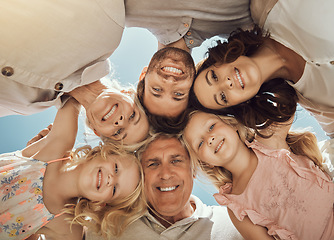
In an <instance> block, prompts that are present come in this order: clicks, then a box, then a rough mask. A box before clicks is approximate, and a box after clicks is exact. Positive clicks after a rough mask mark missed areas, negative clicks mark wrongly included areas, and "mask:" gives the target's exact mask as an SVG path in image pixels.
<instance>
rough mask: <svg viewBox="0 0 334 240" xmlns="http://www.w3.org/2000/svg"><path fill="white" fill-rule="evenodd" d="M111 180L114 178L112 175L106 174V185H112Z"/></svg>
mask: <svg viewBox="0 0 334 240" xmlns="http://www.w3.org/2000/svg"><path fill="white" fill-rule="evenodd" d="M113 180H114V177H113V175H111V174H108V178H107V186H108V187H110V186H112V183H113Z"/></svg>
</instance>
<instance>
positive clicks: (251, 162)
mask: <svg viewBox="0 0 334 240" xmlns="http://www.w3.org/2000/svg"><path fill="white" fill-rule="evenodd" d="M238 153H239V154H238V156H236V158H235V160H234V161H233V163H232V164H231V166H230V168H229V169H228V168H227V169H228V170H229V171H230V172H231V173H232V177H233V188H232V193H233V194H241V193H242V192H243V191H244V189H245V188H246V186H247V184H248V182H249V180H250V178H251V177H252V175H253V173H254V171H255V169H256V167H257V162H258V161H257V157H256V155H255V153H254V152H253V150H252V149H250V148H248V147H246V146H245V148H241V149H240V151H239V152H238Z"/></svg>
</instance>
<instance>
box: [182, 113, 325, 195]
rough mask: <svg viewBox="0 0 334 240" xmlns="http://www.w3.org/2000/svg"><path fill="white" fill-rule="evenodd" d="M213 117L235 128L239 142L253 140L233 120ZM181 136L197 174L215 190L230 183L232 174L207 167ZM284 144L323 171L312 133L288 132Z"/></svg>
mask: <svg viewBox="0 0 334 240" xmlns="http://www.w3.org/2000/svg"><path fill="white" fill-rule="evenodd" d="M197 112H200V111H198V110H196V111H193V112H191V113H190V115H189V120H190V119H191V118H192V117H193V115H194V114H195V113H197ZM208 114H209V113H208ZM213 115H214V114H213ZM215 116H217V117H219V118H220V119H221V120H222V121H223V122H224V123H226V124H228V125H230V126H232V127H234V128H236V129H237V132H238V134H239V137H240V139H241V141H243V142H245V141H246V140H247V141H249V142H252V141H253V140H254V138H255V131H254V130H252V129H250V128H247V127H245V126H244V125H243V124H241V123H239V122H238V121H237V120H236V119H235V118H233V117H231V116H222V115H215ZM181 134H182V141H183V142H184V144H185V146H186V147H187V149H188V152H189V155H190V159H191V161H192V162H194V165H195V166H196V167H197V169H199V170H200V171H199V172H200V173H202V174H203V175H204V176H206V177H207V178H208V179H209V180H210V181H211V182H212V183H213V185H214V186H215V187H216V188H217V189H219V188H220V187H221V186H223V185H224V184H225V183H230V182H232V174H231V172H230V171H228V170H227V169H225V168H223V167H220V166H214V167H212V166H209V165H208V164H207V163H206V162H204V161H202V160H201V159H199V157H198V156H197V154H196V153H195V152H194V151H193V149H192V148H191V146H190V144H189V143H188V142H187V140H186V139H185V137H184V131H183V132H182V133H181ZM286 142H287V144H288V145H289V147H290V149H291V151H292V152H293V153H294V154H296V155H302V156H306V157H308V158H309V159H310V160H312V161H313V162H314V164H315V165H317V166H319V168H320V169H322V170H323V171H324V169H323V167H322V162H323V160H322V155H321V152H320V150H319V147H318V144H317V139H316V137H315V135H314V134H313V133H311V132H309V131H303V132H297V131H290V132H289V133H288V135H287V137H286Z"/></svg>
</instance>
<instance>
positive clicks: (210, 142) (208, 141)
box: [207, 136, 215, 146]
mask: <svg viewBox="0 0 334 240" xmlns="http://www.w3.org/2000/svg"><path fill="white" fill-rule="evenodd" d="M214 141H215V137H214V136H209V137H208V140H207V143H208V145H209V146H211V145H212V144H213V142H214Z"/></svg>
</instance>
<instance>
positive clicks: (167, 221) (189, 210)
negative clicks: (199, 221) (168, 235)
mask: <svg viewBox="0 0 334 240" xmlns="http://www.w3.org/2000/svg"><path fill="white" fill-rule="evenodd" d="M195 209H196V205H195V203H194V202H193V201H191V200H189V202H188V203H187V204H186V206H185V207H184V208H183V210H182V212H180V213H178V214H176V215H175V216H163V215H160V214H159V213H157V212H156V211H155V210H151V209H149V212H150V213H151V214H152V215H153V216H154V218H155V219H157V220H158V221H159V222H160V223H161V224H162V225H163V226H164V227H166V228H168V227H170V226H171V225H172V224H174V223H176V222H177V221H180V220H182V219H185V218H188V217H190V216H191V215H192V214H193V213H194V211H195Z"/></svg>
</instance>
